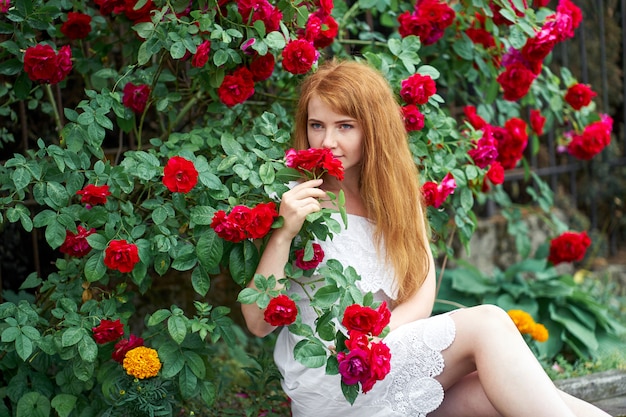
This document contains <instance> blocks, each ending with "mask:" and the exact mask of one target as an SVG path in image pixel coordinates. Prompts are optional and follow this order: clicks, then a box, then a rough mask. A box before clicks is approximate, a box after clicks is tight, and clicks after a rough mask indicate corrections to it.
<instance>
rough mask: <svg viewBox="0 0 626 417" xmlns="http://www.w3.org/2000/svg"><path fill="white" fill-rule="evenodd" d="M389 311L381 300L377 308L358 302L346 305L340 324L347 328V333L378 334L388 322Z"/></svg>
mask: <svg viewBox="0 0 626 417" xmlns="http://www.w3.org/2000/svg"><path fill="white" fill-rule="evenodd" d="M390 318H391V313H390V312H389V309H388V308H387V303H386V302H383V303H382V304H381V305H380V307H379V308H378V310H374V309H373V308H371V307H364V306H361V305H358V304H352V305H350V306H348V307H347V308H346V310H345V312H344V313H343V320H342V321H341V324H343V326H344V327H345V328H346V329H348V333H350V332H352V331H356V332H359V333H364V334H371V335H372V336H378V335H379V334H380V333H381V332H382V331H383V329H384V328H385V327H386V326H387V325H388V324H389V320H390Z"/></svg>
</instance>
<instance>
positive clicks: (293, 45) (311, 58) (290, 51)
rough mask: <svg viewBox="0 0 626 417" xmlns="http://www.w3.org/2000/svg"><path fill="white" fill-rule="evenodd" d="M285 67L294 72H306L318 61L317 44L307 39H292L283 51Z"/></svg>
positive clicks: (286, 69)
mask: <svg viewBox="0 0 626 417" xmlns="http://www.w3.org/2000/svg"><path fill="white" fill-rule="evenodd" d="M282 56H283V68H284V69H285V71H288V72H290V73H292V74H305V73H307V72H308V71H309V70H310V69H311V67H312V66H313V64H314V63H315V62H316V61H317V58H318V57H319V54H318V52H317V50H316V49H315V46H313V44H312V43H311V42H309V41H307V40H306V39H296V40H294V41H290V42H289V43H288V44H287V46H285V49H283V52H282Z"/></svg>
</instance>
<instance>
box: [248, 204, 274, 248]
mask: <svg viewBox="0 0 626 417" xmlns="http://www.w3.org/2000/svg"><path fill="white" fill-rule="evenodd" d="M276 217H278V212H277V211H276V204H274V202H273V201H270V202H268V203H260V204H257V205H256V206H255V207H253V208H252V210H251V211H250V218H249V220H248V223H247V224H246V225H245V230H246V233H247V235H248V237H250V238H251V239H261V238H263V237H265V235H267V234H268V233H269V231H270V229H271V228H272V224H273V223H274V220H275V219H276Z"/></svg>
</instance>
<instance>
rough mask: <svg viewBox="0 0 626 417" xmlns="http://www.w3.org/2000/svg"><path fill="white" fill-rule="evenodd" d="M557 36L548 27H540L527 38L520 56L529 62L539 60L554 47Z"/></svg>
mask: <svg viewBox="0 0 626 417" xmlns="http://www.w3.org/2000/svg"><path fill="white" fill-rule="evenodd" d="M557 42H558V38H557V36H556V35H555V34H554V33H552V31H551V30H550V29H549V28H542V29H541V30H539V32H537V33H535V36H533V37H532V38H528V40H526V44H525V45H524V47H522V56H523V57H524V58H526V59H527V60H528V61H529V62H541V61H543V60H544V58H545V57H547V56H548V55H549V54H550V52H552V50H553V49H554V47H555V46H556V44H557Z"/></svg>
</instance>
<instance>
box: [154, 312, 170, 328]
mask: <svg viewBox="0 0 626 417" xmlns="http://www.w3.org/2000/svg"><path fill="white" fill-rule="evenodd" d="M171 315H172V312H171V311H169V310H166V309H161V310H157V311H155V312H154V313H153V314H152V315H150V318H149V319H148V327H152V326H156V325H157V324H159V323H161V322H162V321H164V320H166V319H167V318H168V317H170V316H171Z"/></svg>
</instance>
